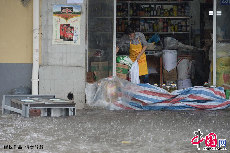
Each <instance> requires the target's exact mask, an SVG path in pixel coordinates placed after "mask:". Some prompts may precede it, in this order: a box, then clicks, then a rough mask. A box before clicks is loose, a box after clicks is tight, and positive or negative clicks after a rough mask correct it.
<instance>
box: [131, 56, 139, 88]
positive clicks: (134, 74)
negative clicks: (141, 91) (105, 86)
mask: <svg viewBox="0 0 230 153" xmlns="http://www.w3.org/2000/svg"><path fill="white" fill-rule="evenodd" d="M130 79H131V82H132V83H135V84H139V83H140V79H139V65H138V62H137V60H136V61H135V62H134V63H133V65H132V67H131V69H130Z"/></svg>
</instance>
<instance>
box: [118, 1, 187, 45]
mask: <svg viewBox="0 0 230 153" xmlns="http://www.w3.org/2000/svg"><path fill="white" fill-rule="evenodd" d="M189 10H190V7H189V1H182V2H179V1H117V18H116V20H117V37H119V36H121V35H122V34H123V33H124V31H125V29H126V27H127V26H128V25H131V26H133V25H135V28H136V31H140V32H142V33H144V34H145V35H146V39H147V40H148V39H149V38H151V36H152V35H153V34H155V33H158V34H159V35H162V36H161V37H165V36H170V35H174V36H173V37H176V38H180V39H181V40H184V41H185V40H187V42H185V43H186V44H190V43H191V23H190V19H191V17H190V11H189ZM177 35H180V36H177ZM183 37H184V38H183ZM185 37H186V39H185Z"/></svg>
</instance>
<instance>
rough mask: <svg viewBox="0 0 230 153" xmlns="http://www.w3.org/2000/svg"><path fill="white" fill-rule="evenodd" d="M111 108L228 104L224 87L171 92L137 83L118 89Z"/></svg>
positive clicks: (191, 107)
mask: <svg viewBox="0 0 230 153" xmlns="http://www.w3.org/2000/svg"><path fill="white" fill-rule="evenodd" d="M119 92H120V93H119V97H118V100H117V101H115V102H113V109H130V110H195V109H205V110H218V109H225V108H227V107H229V106H230V100H227V99H225V93H224V88H222V87H217V88H206V87H191V88H187V89H184V90H176V91H174V92H172V93H169V92H167V91H166V90H164V89H162V88H159V87H156V86H152V85H150V84H139V85H136V86H134V85H132V86H125V87H123V88H121V89H120V91H119Z"/></svg>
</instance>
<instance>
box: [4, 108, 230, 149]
mask: <svg viewBox="0 0 230 153" xmlns="http://www.w3.org/2000/svg"><path fill="white" fill-rule="evenodd" d="M198 129H200V130H201V132H202V133H203V136H202V137H205V136H206V135H208V134H209V133H211V132H214V133H215V134H216V135H217V139H226V142H227V149H228V151H219V152H230V111H226V110H222V111H106V110H81V111H77V114H76V116H74V117H37V118H24V117H21V116H18V115H16V114H10V115H5V114H4V115H1V116H0V152H44V153H46V152H55V153H56V152H61V153H72V152H73V153H84V152H95V153H96V152H100V153H101V152H103V153H107V152H112V153H116V152H117V153H118V152H122V153H123V152H139V153H145V152H149V153H158V152H159V153H161V152H167V153H169V152H172V153H175V152H176V153H180V152H181V153H189V152H191V153H192V152H198V149H197V147H196V146H195V145H192V144H191V139H192V138H193V137H194V136H195V135H194V131H196V130H198ZM6 145H8V147H9V145H10V146H11V147H14V145H16V146H15V149H9V148H8V149H6V148H5V149H4V146H5V147H6ZM19 145H21V147H22V148H21V149H18V147H19ZM35 145H37V146H35ZM28 146H29V147H28ZM200 146H201V147H202V148H203V147H205V142H202V143H201V145H200ZM39 147H40V148H39ZM202 148H201V149H202ZM211 152H215V151H211Z"/></svg>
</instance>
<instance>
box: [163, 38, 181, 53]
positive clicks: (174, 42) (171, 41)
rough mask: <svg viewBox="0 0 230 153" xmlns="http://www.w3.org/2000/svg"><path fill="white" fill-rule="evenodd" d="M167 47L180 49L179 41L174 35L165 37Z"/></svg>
mask: <svg viewBox="0 0 230 153" xmlns="http://www.w3.org/2000/svg"><path fill="white" fill-rule="evenodd" d="M164 45H165V49H170V50H171V49H178V41H177V40H176V39H175V38H172V37H166V38H165V39H164Z"/></svg>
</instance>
